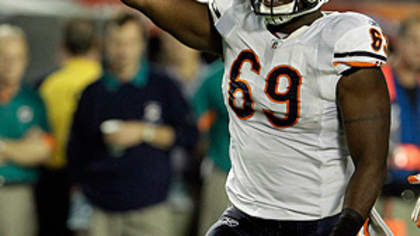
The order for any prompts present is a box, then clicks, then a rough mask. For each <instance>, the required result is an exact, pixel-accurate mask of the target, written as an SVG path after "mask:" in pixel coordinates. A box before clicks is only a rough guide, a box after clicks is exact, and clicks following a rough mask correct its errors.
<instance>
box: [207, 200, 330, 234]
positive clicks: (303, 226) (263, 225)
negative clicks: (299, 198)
mask: <svg viewBox="0 0 420 236" xmlns="http://www.w3.org/2000/svg"><path fill="white" fill-rule="evenodd" d="M337 220H338V215H335V216H331V217H328V218H325V219H321V220H314V221H276V220H264V219H260V218H255V217H252V216H249V215H247V214H245V213H244V212H242V211H240V210H239V209H237V208H235V207H229V208H228V209H227V210H225V212H224V213H223V214H222V216H221V217H220V219H219V220H218V221H217V222H216V223H215V224H214V225H213V226H212V227H211V229H210V230H209V232H208V233H207V236H328V234H329V233H330V232H331V230H332V228H333V226H334V224H335V223H336V221H337Z"/></svg>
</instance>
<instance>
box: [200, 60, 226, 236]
mask: <svg viewBox="0 0 420 236" xmlns="http://www.w3.org/2000/svg"><path fill="white" fill-rule="evenodd" d="M202 73H203V74H204V76H203V77H204V79H203V81H202V83H201V85H200V86H199V88H198V89H197V91H196V92H195V94H194V96H193V99H192V104H193V107H194V111H195V114H196V116H197V126H198V129H199V130H200V133H201V135H202V141H204V142H205V143H206V144H207V145H205V146H207V148H206V154H205V156H206V158H205V159H204V161H203V163H202V168H201V170H202V171H201V173H202V177H203V186H202V190H201V202H200V217H199V219H200V221H199V235H205V234H206V232H207V230H208V229H209V228H210V226H212V225H213V224H214V222H216V221H217V219H218V218H219V216H220V215H221V214H222V213H223V211H224V210H225V209H226V207H228V206H230V205H231V203H230V201H229V199H228V197H227V195H226V191H225V183H226V179H227V174H228V172H229V170H230V167H231V163H230V159H229V138H230V136H229V129H228V123H229V118H228V113H227V110H226V107H225V103H224V100H223V95H222V88H221V84H222V79H223V73H224V65H223V62H222V61H221V60H220V59H218V60H216V61H215V62H213V63H212V64H211V65H209V66H208V67H207V68H206V69H205V70H203V72H202Z"/></svg>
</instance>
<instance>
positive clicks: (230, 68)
mask: <svg viewBox="0 0 420 236" xmlns="http://www.w3.org/2000/svg"><path fill="white" fill-rule="evenodd" d="M209 9H210V12H211V14H212V18H213V21H214V23H215V27H216V29H217V30H218V32H219V33H220V35H221V36H222V38H223V56H224V62H225V75H224V79H223V85H222V89H223V94H224V98H225V103H226V106H227V108H228V110H229V118H230V123H229V130H230V134H231V144H230V158H231V161H232V169H231V171H230V173H229V177H228V180H227V184H226V189H227V194H228V196H229V199H230V200H231V201H232V203H233V204H234V205H235V206H236V207H237V208H239V209H240V210H242V211H244V212H245V213H247V214H249V215H251V216H256V217H260V218H265V219H276V220H315V219H320V218H324V217H328V216H332V215H335V214H338V213H339V212H340V211H341V210H342V204H343V195H344V191H345V188H346V185H347V182H348V180H349V178H350V176H351V174H352V173H353V169H354V167H353V165H352V163H351V161H349V160H350V158H349V154H348V151H347V148H346V144H345V140H344V138H343V132H342V130H341V128H340V122H339V118H338V115H339V114H338V110H337V104H336V85H337V83H338V81H339V80H340V78H341V77H342V73H343V72H345V71H346V70H348V69H350V68H351V67H353V66H357V67H372V66H380V65H382V64H384V63H385V62H386V53H385V48H386V40H385V38H384V36H383V34H382V31H381V29H380V28H379V27H378V25H377V24H376V23H375V22H374V21H373V20H372V19H370V18H368V17H366V16H364V15H361V14H357V13H338V12H331V13H325V14H324V16H323V17H322V18H319V19H317V20H316V21H315V22H313V23H312V24H311V25H310V26H303V27H301V28H299V29H298V30H296V31H295V32H294V33H292V34H291V35H289V36H288V37H286V38H284V39H280V38H278V37H276V36H274V35H273V34H271V33H270V32H269V31H268V30H267V29H266V26H265V23H264V18H263V17H260V16H256V15H255V14H254V12H253V11H252V9H251V6H250V3H249V1H244V0H210V1H209Z"/></svg>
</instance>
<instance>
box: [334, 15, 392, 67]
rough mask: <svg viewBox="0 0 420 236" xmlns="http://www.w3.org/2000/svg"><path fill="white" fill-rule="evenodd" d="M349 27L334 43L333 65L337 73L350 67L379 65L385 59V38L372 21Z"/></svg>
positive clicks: (384, 61) (383, 62)
mask: <svg viewBox="0 0 420 236" xmlns="http://www.w3.org/2000/svg"><path fill="white" fill-rule="evenodd" d="M359 23H360V24H359V25H357V26H354V27H351V28H350V27H349V29H348V30H347V31H345V32H344V33H343V34H342V36H340V37H339V38H338V40H337V41H336V43H335V45H334V55H333V61H332V63H333V66H334V68H335V70H336V72H337V73H338V74H342V73H343V72H345V71H346V70H348V69H350V68H352V67H379V66H381V65H383V64H385V63H386V60H387V55H386V53H387V52H386V51H387V40H386V38H385V36H384V35H383V33H382V30H381V29H380V28H379V26H378V25H377V24H376V23H375V22H374V21H373V20H369V21H366V20H364V21H360V22H359Z"/></svg>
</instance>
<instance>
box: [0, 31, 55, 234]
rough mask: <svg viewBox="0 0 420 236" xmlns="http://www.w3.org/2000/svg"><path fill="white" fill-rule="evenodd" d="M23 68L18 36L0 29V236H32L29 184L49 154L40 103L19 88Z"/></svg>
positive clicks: (22, 49) (24, 54)
mask: <svg viewBox="0 0 420 236" xmlns="http://www.w3.org/2000/svg"><path fill="white" fill-rule="evenodd" d="M27 64H28V48H27V43H26V39H25V35H24V33H23V31H22V30H21V29H20V28H18V27H15V26H11V25H0V235H7V236H33V235H35V234H36V229H37V219H36V213H35V202H34V193H33V184H34V183H35V182H36V181H37V178H38V171H37V167H38V166H39V165H40V164H43V163H46V162H47V161H48V158H49V157H50V153H51V150H52V148H53V142H52V141H51V140H52V138H51V136H49V134H48V125H47V117H46V111H45V107H44V103H43V102H42V100H41V98H40V96H39V95H38V93H37V92H36V91H34V90H32V89H30V88H29V87H27V86H24V85H22V82H21V80H22V78H23V75H24V73H25V70H26V66H27Z"/></svg>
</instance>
